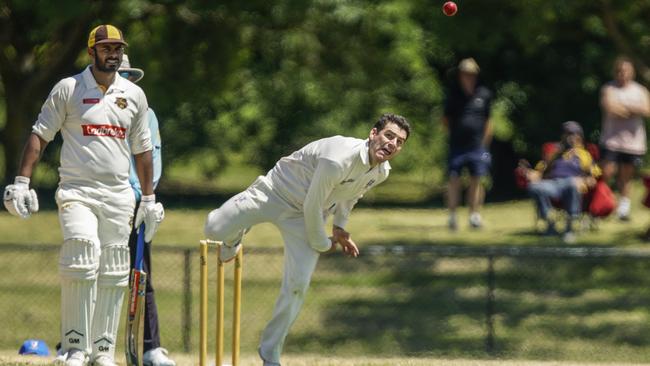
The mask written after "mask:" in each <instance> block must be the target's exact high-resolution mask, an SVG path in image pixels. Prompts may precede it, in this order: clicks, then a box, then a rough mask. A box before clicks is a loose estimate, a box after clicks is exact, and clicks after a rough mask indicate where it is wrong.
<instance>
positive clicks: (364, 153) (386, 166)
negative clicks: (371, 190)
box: [359, 140, 390, 171]
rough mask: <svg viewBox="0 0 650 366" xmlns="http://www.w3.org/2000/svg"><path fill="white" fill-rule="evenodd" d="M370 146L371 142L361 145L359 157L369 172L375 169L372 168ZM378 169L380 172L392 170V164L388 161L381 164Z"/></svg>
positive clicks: (367, 141)
mask: <svg viewBox="0 0 650 366" xmlns="http://www.w3.org/2000/svg"><path fill="white" fill-rule="evenodd" d="M369 144H370V141H369V140H365V141H364V142H363V144H360V148H359V156H360V157H361V162H362V163H363V165H365V166H367V167H368V171H371V170H372V169H373V168H374V167H371V166H370V154H369ZM378 169H379V171H387V170H390V163H388V160H386V161H384V162H383V163H381V164H379V166H378Z"/></svg>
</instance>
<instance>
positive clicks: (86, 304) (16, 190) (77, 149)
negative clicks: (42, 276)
mask: <svg viewBox="0 0 650 366" xmlns="http://www.w3.org/2000/svg"><path fill="white" fill-rule="evenodd" d="M126 46H127V43H126V41H125V40H124V37H123V36H122V32H121V31H120V30H119V29H117V28H116V27H114V26H112V25H100V26H98V27H96V28H95V29H93V30H92V31H91V32H90V35H89V37H88V48H87V52H88V55H89V56H90V57H91V59H92V64H91V65H89V66H88V67H86V69H85V70H84V71H83V72H81V73H79V74H76V75H74V76H71V77H67V78H64V79H62V80H61V81H59V82H58V83H57V84H56V85H55V86H54V88H53V89H52V91H51V92H50V94H49V96H48V97H47V99H46V100H45V103H44V104H43V107H42V109H41V112H40V114H39V115H38V119H37V120H36V122H35V123H34V125H33V127H32V133H31V135H30V136H29V137H28V140H27V143H26V144H25V149H24V151H23V156H22V161H21V163H20V166H19V172H18V176H16V178H15V181H14V184H11V185H8V186H7V187H6V188H5V191H4V205H5V207H6V208H7V210H9V212H10V213H12V214H13V215H16V216H19V217H22V218H28V217H29V216H30V215H31V214H33V213H35V212H37V211H38V198H37V195H36V192H35V191H34V190H33V189H30V187H29V184H30V177H31V176H32V172H33V170H34V168H35V166H36V165H37V162H38V160H39V159H40V157H41V155H42V153H43V151H44V150H45V147H46V146H47V144H48V143H49V142H50V141H52V140H53V139H54V137H55V135H56V134H57V133H58V132H61V135H62V137H63V146H62V148H61V163H60V167H59V178H60V180H59V187H58V189H57V191H56V202H57V205H58V208H59V222H60V225H61V231H62V233H63V245H62V246H61V251H60V255H59V275H60V279H61V340H62V342H61V343H62V353H64V354H65V353H67V358H66V360H65V364H66V365H69V366H83V365H86V364H88V363H92V364H94V365H95V366H114V365H116V363H115V344H116V336H117V328H118V326H119V323H120V322H119V319H120V318H119V317H120V311H121V308H122V302H123V299H124V291H125V288H126V286H127V284H128V279H129V247H128V244H127V243H128V239H129V234H130V231H131V230H130V225H131V224H132V223H133V219H134V218H133V216H134V213H133V211H134V209H135V197H134V195H133V190H132V189H131V185H130V184H129V168H130V164H131V156H132V155H133V157H134V164H135V170H136V171H137V175H138V178H139V180H140V182H141V184H142V192H143V196H142V199H141V204H140V206H139V209H138V212H137V214H136V215H135V226H136V227H139V226H140V223H142V222H144V223H145V225H146V229H145V232H144V236H145V240H146V241H150V240H151V238H152V237H153V235H154V233H155V232H156V230H157V227H158V225H159V224H160V222H161V221H162V219H163V216H164V211H163V207H162V205H161V204H160V203H156V202H155V196H154V194H153V179H152V177H153V164H152V157H151V156H152V155H151V150H152V144H151V137H150V132H149V124H148V120H147V113H148V106H147V98H146V97H145V94H144V92H143V91H142V89H140V87H138V86H137V85H135V84H134V83H132V82H130V81H129V80H127V79H125V78H122V77H121V76H119V75H117V74H116V72H117V70H118V68H119V66H120V63H121V62H122V56H123V54H124V49H125V47H126Z"/></svg>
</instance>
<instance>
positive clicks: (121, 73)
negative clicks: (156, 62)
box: [120, 71, 131, 79]
mask: <svg viewBox="0 0 650 366" xmlns="http://www.w3.org/2000/svg"><path fill="white" fill-rule="evenodd" d="M120 76H121V77H123V78H126V79H128V78H129V76H131V73H130V72H128V71H121V72H120Z"/></svg>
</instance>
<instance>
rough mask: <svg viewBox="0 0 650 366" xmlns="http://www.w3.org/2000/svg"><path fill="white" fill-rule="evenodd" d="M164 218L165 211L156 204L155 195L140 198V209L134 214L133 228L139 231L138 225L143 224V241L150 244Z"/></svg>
mask: <svg viewBox="0 0 650 366" xmlns="http://www.w3.org/2000/svg"><path fill="white" fill-rule="evenodd" d="M164 218H165V209H164V208H163V205H162V203H160V202H158V203H156V195H155V194H152V195H149V196H142V199H141V200H140V207H138V212H136V214H135V223H134V225H135V227H136V228H138V230H140V224H141V223H143V222H144V241H145V242H147V243H150V242H151V239H153V236H154V235H155V234H156V231H158V226H159V225H160V223H161V222H162V220H163V219H164Z"/></svg>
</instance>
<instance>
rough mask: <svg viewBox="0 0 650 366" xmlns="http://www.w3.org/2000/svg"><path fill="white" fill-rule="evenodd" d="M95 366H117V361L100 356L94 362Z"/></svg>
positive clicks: (106, 356)
mask: <svg viewBox="0 0 650 366" xmlns="http://www.w3.org/2000/svg"><path fill="white" fill-rule="evenodd" d="M93 365H94V366H117V364H116V363H115V360H113V358H111V357H110V356H108V355H99V356H97V358H95V360H94V361H93Z"/></svg>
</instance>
